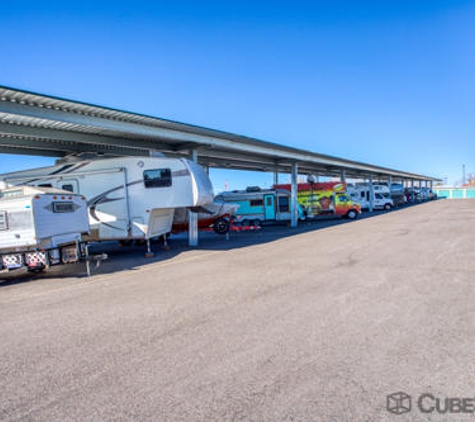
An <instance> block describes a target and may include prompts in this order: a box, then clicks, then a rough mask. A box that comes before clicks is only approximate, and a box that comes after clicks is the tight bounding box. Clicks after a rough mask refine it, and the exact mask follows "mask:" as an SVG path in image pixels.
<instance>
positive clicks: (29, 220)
mask: <svg viewBox="0 0 475 422" xmlns="http://www.w3.org/2000/svg"><path fill="white" fill-rule="evenodd" d="M89 233H90V228H89V220H88V213H87V202H86V198H85V197H84V196H82V195H79V194H73V193H71V192H67V191H63V190H59V189H51V188H35V187H30V186H17V187H12V188H6V189H2V190H0V270H4V269H6V270H13V269H18V268H21V267H27V268H28V269H29V270H34V271H39V270H43V269H44V268H47V267H49V266H51V265H56V264H66V263H71V262H76V261H78V260H79V259H80V258H81V257H83V255H84V254H85V249H84V248H83V245H82V236H85V235H88V234H89Z"/></svg>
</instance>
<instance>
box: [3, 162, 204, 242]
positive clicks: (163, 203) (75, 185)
mask: <svg viewBox="0 0 475 422" xmlns="http://www.w3.org/2000/svg"><path fill="white" fill-rule="evenodd" d="M0 180H2V181H4V182H6V183H7V184H9V185H20V184H22V185H30V186H37V187H51V188H59V189H63V190H66V191H69V192H72V193H77V194H80V195H83V196H85V197H86V198H87V204H88V209H89V223H90V226H91V232H90V235H88V236H87V237H86V238H85V240H88V241H102V240H134V239H135V240H141V239H143V240H148V239H150V238H153V237H157V236H161V235H164V234H166V233H169V232H171V230H172V222H173V216H174V213H175V209H176V208H188V207H197V206H201V205H205V204H208V203H210V202H212V201H213V188H212V185H211V182H210V180H209V177H208V175H207V174H206V172H205V171H204V170H203V168H202V167H200V166H199V165H197V164H195V163H193V162H192V161H189V160H186V159H182V158H167V157H120V158H105V159H104V158H97V159H81V158H80V157H71V158H70V159H66V160H61V161H60V162H58V163H57V165H55V166H51V167H43V168H37V169H32V170H26V171H20V172H15V173H9V174H3V175H1V176H0Z"/></svg>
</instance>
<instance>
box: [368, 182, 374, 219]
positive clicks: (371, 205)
mask: <svg viewBox="0 0 475 422" xmlns="http://www.w3.org/2000/svg"><path fill="white" fill-rule="evenodd" d="M373 209H374V186H373V173H370V174H369V212H373Z"/></svg>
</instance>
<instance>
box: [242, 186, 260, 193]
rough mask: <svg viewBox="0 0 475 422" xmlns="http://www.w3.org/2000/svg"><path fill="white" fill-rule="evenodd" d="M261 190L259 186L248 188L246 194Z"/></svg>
mask: <svg viewBox="0 0 475 422" xmlns="http://www.w3.org/2000/svg"><path fill="white" fill-rule="evenodd" d="M260 191H261V188H260V187H259V186H248V187H247V188H246V192H260Z"/></svg>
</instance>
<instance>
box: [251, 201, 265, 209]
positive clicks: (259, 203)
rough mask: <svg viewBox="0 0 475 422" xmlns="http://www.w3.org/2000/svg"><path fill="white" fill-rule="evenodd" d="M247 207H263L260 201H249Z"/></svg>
mask: <svg viewBox="0 0 475 422" xmlns="http://www.w3.org/2000/svg"><path fill="white" fill-rule="evenodd" d="M249 205H250V206H251V207H262V206H263V205H264V201H263V200H262V199H251V200H250V201H249Z"/></svg>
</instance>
